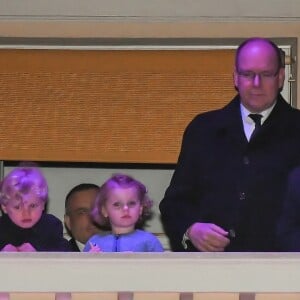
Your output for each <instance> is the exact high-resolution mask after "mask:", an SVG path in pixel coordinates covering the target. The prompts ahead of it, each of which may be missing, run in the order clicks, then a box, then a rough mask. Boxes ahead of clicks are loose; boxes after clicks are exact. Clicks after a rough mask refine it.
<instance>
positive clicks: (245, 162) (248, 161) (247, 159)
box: [243, 156, 250, 165]
mask: <svg viewBox="0 0 300 300" xmlns="http://www.w3.org/2000/svg"><path fill="white" fill-rule="evenodd" d="M243 163H244V165H249V163H250V160H249V157H248V156H244V157H243Z"/></svg>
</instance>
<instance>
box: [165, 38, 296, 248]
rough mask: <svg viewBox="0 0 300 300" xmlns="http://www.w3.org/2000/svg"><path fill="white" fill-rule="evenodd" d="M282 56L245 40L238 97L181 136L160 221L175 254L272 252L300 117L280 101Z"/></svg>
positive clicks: (272, 48) (237, 73) (257, 42)
mask: <svg viewBox="0 0 300 300" xmlns="http://www.w3.org/2000/svg"><path fill="white" fill-rule="evenodd" d="M284 77H285V70H284V62H283V59H282V51H281V50H280V49H279V48H278V47H277V46H276V45H275V44H274V43H272V42H271V41H270V40H267V39H262V38H252V39H249V40H246V41H245V42H244V43H243V44H241V45H240V47H239V48H238V50H237V53H236V62H235V70H234V83H235V87H236V89H237V91H238V95H237V96H236V97H235V98H234V99H233V100H232V101H231V102H230V103H229V104H228V105H226V106H225V107H224V108H223V109H220V110H216V111H212V112H207V113H204V114H200V115H198V116H197V117H196V118H195V119H194V120H193V121H192V122H191V123H190V124H189V125H188V127H187V129H186V130H185V133H184V137H183V142H182V148H181V152H180V156H179V159H178V163H177V166H176V169H175V172H174V175H173V177H172V180H171V183H170V186H169V187H168V189H167V191H166V193H165V196H164V199H163V200H162V202H161V203H160V210H161V215H162V221H163V224H164V227H165V231H166V234H167V235H168V237H169V239H170V243H171V248H172V249H173V250H174V251H184V250H186V251H277V250H278V243H277V239H276V226H277V222H278V217H279V214H280V212H281V208H282V198H283V194H284V191H285V186H286V179H287V174H288V172H289V171H290V169H291V168H292V167H293V166H295V165H296V164H298V163H299V161H300V112H299V111H298V110H296V109H293V108H292V107H291V106H290V105H289V104H288V103H287V102H286V101H285V100H284V99H283V98H282V96H281V95H280V91H281V89H282V86H283V84H284Z"/></svg>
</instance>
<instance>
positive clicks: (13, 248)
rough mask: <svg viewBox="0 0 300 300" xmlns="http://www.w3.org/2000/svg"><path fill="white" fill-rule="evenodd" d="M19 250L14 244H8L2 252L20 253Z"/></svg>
mask: <svg viewBox="0 0 300 300" xmlns="http://www.w3.org/2000/svg"><path fill="white" fill-rule="evenodd" d="M18 251H19V250H18V248H17V247H15V246H13V245H12V244H7V245H6V246H5V247H3V248H2V250H1V252H18Z"/></svg>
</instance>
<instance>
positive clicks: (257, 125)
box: [248, 114, 262, 140]
mask: <svg viewBox="0 0 300 300" xmlns="http://www.w3.org/2000/svg"><path fill="white" fill-rule="evenodd" d="M248 116H249V118H251V119H252V120H253V121H254V123H255V128H254V130H253V132H252V134H251V136H250V139H249V140H251V139H253V137H254V136H255V135H256V134H257V132H258V131H259V129H260V127H261V118H262V115H260V114H249V115H248Z"/></svg>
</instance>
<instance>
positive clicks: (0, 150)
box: [0, 49, 235, 163]
mask: <svg viewBox="0 0 300 300" xmlns="http://www.w3.org/2000/svg"><path fill="white" fill-rule="evenodd" d="M233 64H234V50H128V51H127V50H28V49H24V50H10V49H9V50H0V65H1V69H0V101H1V112H0V114H1V131H0V139H1V143H0V160H33V161H64V162H112V163H114V162H117V163H119V162H125V163H175V162H176V160H177V157H178V154H179V150H180V144H181V138H182V134H183V131H184V128H185V127H186V125H187V124H188V123H189V122H190V121H191V119H192V118H193V117H194V116H195V115H197V114H198V113H200V112H204V111H208V110H212V109H217V108H220V107H222V106H224V105H225V104H226V103H228V102H229V101H230V100H231V98H232V97H233V96H234V94H235V90H234V88H233V81H232V71H233Z"/></svg>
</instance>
